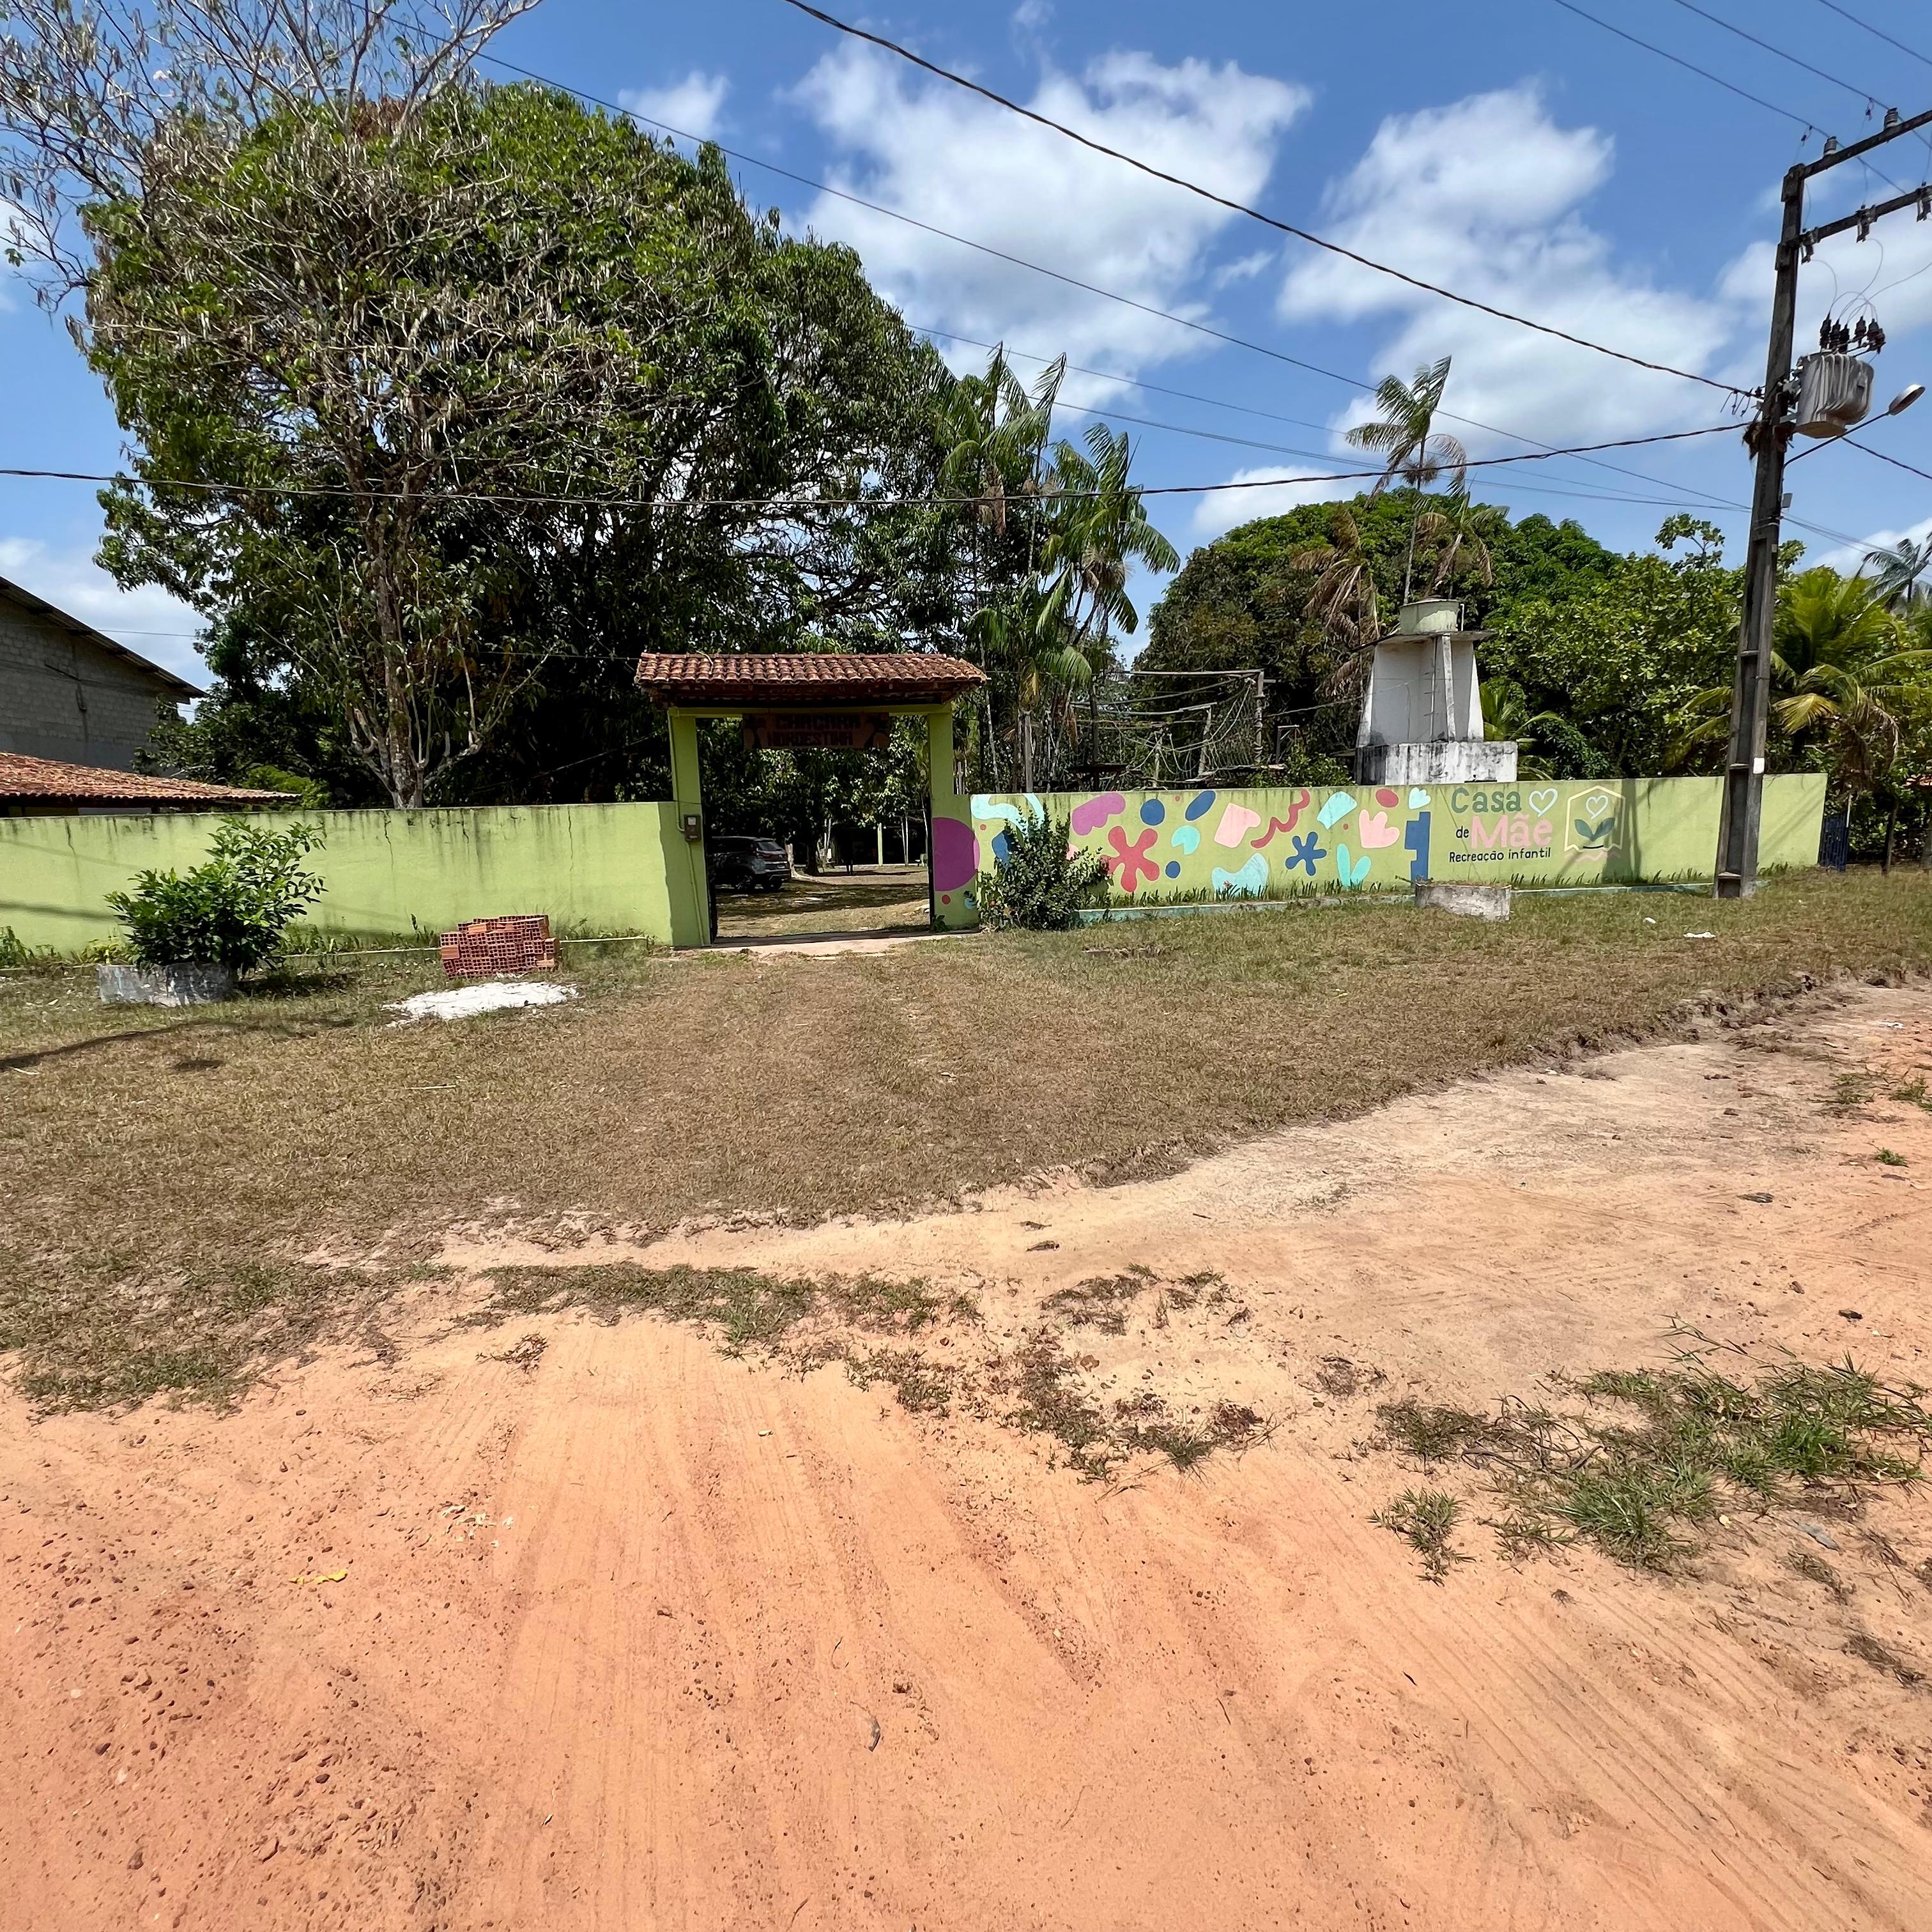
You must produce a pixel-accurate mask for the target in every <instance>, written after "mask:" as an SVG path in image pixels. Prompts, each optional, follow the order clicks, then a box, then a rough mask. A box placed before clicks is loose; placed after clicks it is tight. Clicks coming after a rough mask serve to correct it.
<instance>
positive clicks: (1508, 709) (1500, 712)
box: [1482, 677, 1565, 778]
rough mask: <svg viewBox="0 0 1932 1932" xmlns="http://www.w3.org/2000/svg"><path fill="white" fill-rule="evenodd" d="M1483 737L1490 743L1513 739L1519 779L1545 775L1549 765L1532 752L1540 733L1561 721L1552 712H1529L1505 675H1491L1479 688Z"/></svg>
mask: <svg viewBox="0 0 1932 1932" xmlns="http://www.w3.org/2000/svg"><path fill="white" fill-rule="evenodd" d="M1482 692H1483V736H1484V737H1486V738H1487V739H1490V741H1491V742H1505V741H1507V742H1514V744H1515V745H1516V769H1517V776H1518V777H1519V778H1547V777H1549V775H1550V766H1549V764H1548V763H1547V760H1544V758H1543V757H1541V756H1540V755H1539V754H1538V752H1537V751H1536V747H1537V745H1538V744H1539V743H1540V742H1541V741H1542V737H1541V735H1540V734H1543V735H1547V733H1548V732H1549V731H1550V728H1551V727H1553V726H1559V725H1561V724H1563V723H1564V722H1565V720H1564V718H1562V715H1561V714H1560V713H1559V712H1554V711H1537V712H1532V710H1531V709H1530V708H1529V700H1527V699H1526V698H1525V697H1524V696H1523V691H1522V689H1521V688H1520V686H1519V685H1514V684H1512V683H1511V682H1510V681H1509V679H1508V678H1506V677H1498V678H1492V679H1490V681H1489V682H1487V684H1485V685H1484V686H1483V687H1482Z"/></svg>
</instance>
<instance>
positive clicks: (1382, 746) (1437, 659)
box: [1355, 597, 1516, 785]
mask: <svg viewBox="0 0 1932 1932" xmlns="http://www.w3.org/2000/svg"><path fill="white" fill-rule="evenodd" d="M1487 634H1488V633H1487V632H1486V631H1466V630H1464V629H1463V606H1462V604H1460V602H1459V601H1457V599H1456V598H1453V597H1427V598H1422V599H1421V601H1418V602H1416V603H1414V604H1404V605H1403V607H1402V610H1401V613H1400V615H1399V616H1397V619H1396V624H1395V628H1394V631H1391V633H1390V634H1389V635H1388V636H1387V637H1384V638H1383V639H1382V641H1381V642H1380V643H1378V644H1377V645H1376V649H1375V657H1374V659H1373V662H1372V663H1371V664H1370V670H1369V688H1368V692H1367V695H1366V696H1365V697H1364V699H1363V700H1362V723H1361V730H1359V731H1358V732H1357V733H1356V734H1355V779H1356V782H1357V783H1358V784H1388V785H1394V784H1412V785H1421V784H1509V783H1511V782H1512V781H1514V778H1515V777H1516V746H1515V745H1514V744H1512V743H1509V742H1496V743H1492V742H1490V741H1489V740H1487V739H1485V738H1484V736H1483V694H1482V687H1481V683H1480V682H1479V681H1478V678H1477V675H1476V640H1477V639H1478V638H1479V637H1485V636H1487Z"/></svg>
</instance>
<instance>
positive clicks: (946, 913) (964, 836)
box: [926, 704, 980, 931]
mask: <svg viewBox="0 0 1932 1932" xmlns="http://www.w3.org/2000/svg"><path fill="white" fill-rule="evenodd" d="M926 782H927V786H928V788H929V796H930V797H931V799H932V850H931V851H930V853H929V854H928V856H927V861H926V863H927V867H928V870H929V874H930V876H931V878H932V922H933V924H934V925H935V926H941V927H944V928H947V929H951V930H955V931H956V930H958V929H960V928H962V927H965V926H977V925H978V924H979V923H980V908H979V904H978V899H979V894H978V891H977V885H976V880H975V875H976V874H977V871H978V869H979V868H978V865H977V848H976V847H975V844H974V836H973V809H972V802H971V800H970V799H964V798H962V797H961V796H960V795H959V793H958V792H956V790H954V789H953V706H951V705H950V704H940V705H935V706H934V707H933V708H932V709H931V710H930V711H929V712H927V713H926Z"/></svg>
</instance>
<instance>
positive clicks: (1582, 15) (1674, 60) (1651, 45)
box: [793, 0, 1898, 188]
mask: <svg viewBox="0 0 1932 1932" xmlns="http://www.w3.org/2000/svg"><path fill="white" fill-rule="evenodd" d="M796 4H797V0H793V5H796ZM1556 5H1558V6H1559V7H1562V9H1563V10H1564V11H1565V13H1574V14H1575V15H1576V16H1577V18H1578V19H1579V20H1588V21H1589V23H1590V24H1591V25H1592V26H1595V27H1601V28H1603V30H1604V32H1605V33H1607V34H1616V37H1618V39H1619V40H1628V41H1629V42H1630V43H1631V46H1636V47H1642V48H1643V50H1644V51H1645V52H1646V53H1652V54H1655V55H1657V56H1658V58H1659V59H1661V60H1667V61H1669V62H1670V63H1671V64H1672V65H1673V66H1675V67H1681V68H1684V69H1685V71H1686V72H1687V73H1690V74H1696V75H1697V77H1699V78H1700V80H1708V81H1709V82H1710V83H1712V86H1716V87H1721V88H1722V89H1724V91H1725V92H1727V94H1735V95H1736V96H1737V97H1738V98H1739V100H1741V101H1749V102H1750V103H1751V105H1752V106H1753V107H1762V108H1763V109H1764V110H1766V112H1767V113H1772V114H1777V115H1782V116H1783V118H1784V119H1786V120H1787V121H1796V123H1797V124H1798V125H1799V127H1802V128H1803V129H1804V130H1805V134H1807V135H1811V134H1815V133H1817V132H1818V131H1819V129H1818V124H1817V122H1816V121H1812V120H1811V119H1809V118H1808V117H1807V116H1805V115H1802V114H1796V113H1793V112H1792V110H1790V108H1788V107H1779V106H1778V104H1776V102H1775V101H1767V100H1766V99H1765V98H1764V97H1763V95H1757V94H1753V93H1751V92H1750V91H1749V90H1748V89H1745V88H1742V87H1740V86H1738V85H1737V83H1736V82H1735V81H1730V80H1726V79H1725V78H1724V76H1723V75H1722V74H1713V73H1712V71H1710V69H1709V68H1704V67H1700V66H1698V65H1697V62H1694V61H1688V60H1686V59H1685V58H1684V57H1683V56H1682V55H1681V54H1674V53H1673V52H1671V51H1670V49H1669V48H1668V47H1661V46H1658V44H1657V43H1655V41H1654V40H1642V39H1640V38H1639V37H1638V36H1637V34H1633V33H1630V32H1628V31H1625V29H1624V28H1622V27H1619V26H1613V25H1612V24H1611V23H1610V22H1609V21H1608V20H1603V19H1601V18H1599V17H1598V15H1596V14H1595V13H1590V12H1588V11H1587V10H1586V9H1584V8H1583V7H1579V6H1578V5H1576V4H1575V0H1556ZM1678 5H1680V6H1689V5H1690V0H1678ZM1691 11H1692V12H1693V13H1703V8H1702V7H1691ZM1704 17H1705V18H1706V20H1712V21H1715V22H1716V23H1717V24H1718V26H1721V27H1726V26H1730V22H1729V21H1727V20H1718V17H1717V15H1716V14H1715V13H1706V14H1704ZM1731 31H1733V33H1740V34H1742V33H1744V29H1743V28H1742V27H1733V28H1731ZM1753 38H1754V35H1751V34H1745V39H1747V40H1751V39H1753ZM1758 44H1759V45H1760V46H1770V43H1769V41H1763V40H1760V41H1759V43H1758ZM1771 51H1772V52H1773V53H1778V52H1781V49H1778V48H1776V47H1772V48H1771ZM1784 58H1787V59H1790V58H1791V56H1790V55H1785V56H1784ZM1798 64H1799V65H1800V66H1801V67H1802V66H1803V65H1805V63H1804V62H1802V61H1801V62H1799V63H1798ZM1812 71H1813V72H1814V73H1816V72H1817V71H1818V70H1817V69H1816V68H1814V69H1813V70H1812ZM1830 78H1831V77H1830V76H1829V75H1827V76H1826V79H1828V80H1829V79H1830ZM1835 85H1838V86H1849V85H1850V83H1849V82H1838V83H1835ZM1851 91H1852V92H1853V93H1855V94H1856V95H1858V96H1859V98H1861V99H1862V100H1864V101H1871V100H1873V98H1874V97H1873V96H1872V95H1870V94H1867V92H1865V91H1864V89H1862V88H1852V90H1851ZM1865 166H1867V167H1871V163H1870V162H1869V161H1867V163H1865ZM1871 171H1872V172H1873V174H1875V175H1878V178H1879V180H1880V181H1883V182H1884V183H1885V185H1886V186H1887V187H1893V188H1895V187H1897V185H1898V184H1897V182H1896V181H1894V180H1893V179H1892V178H1891V176H1890V175H1886V174H1880V173H1879V170H1878V169H1876V168H1872V169H1871Z"/></svg>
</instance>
